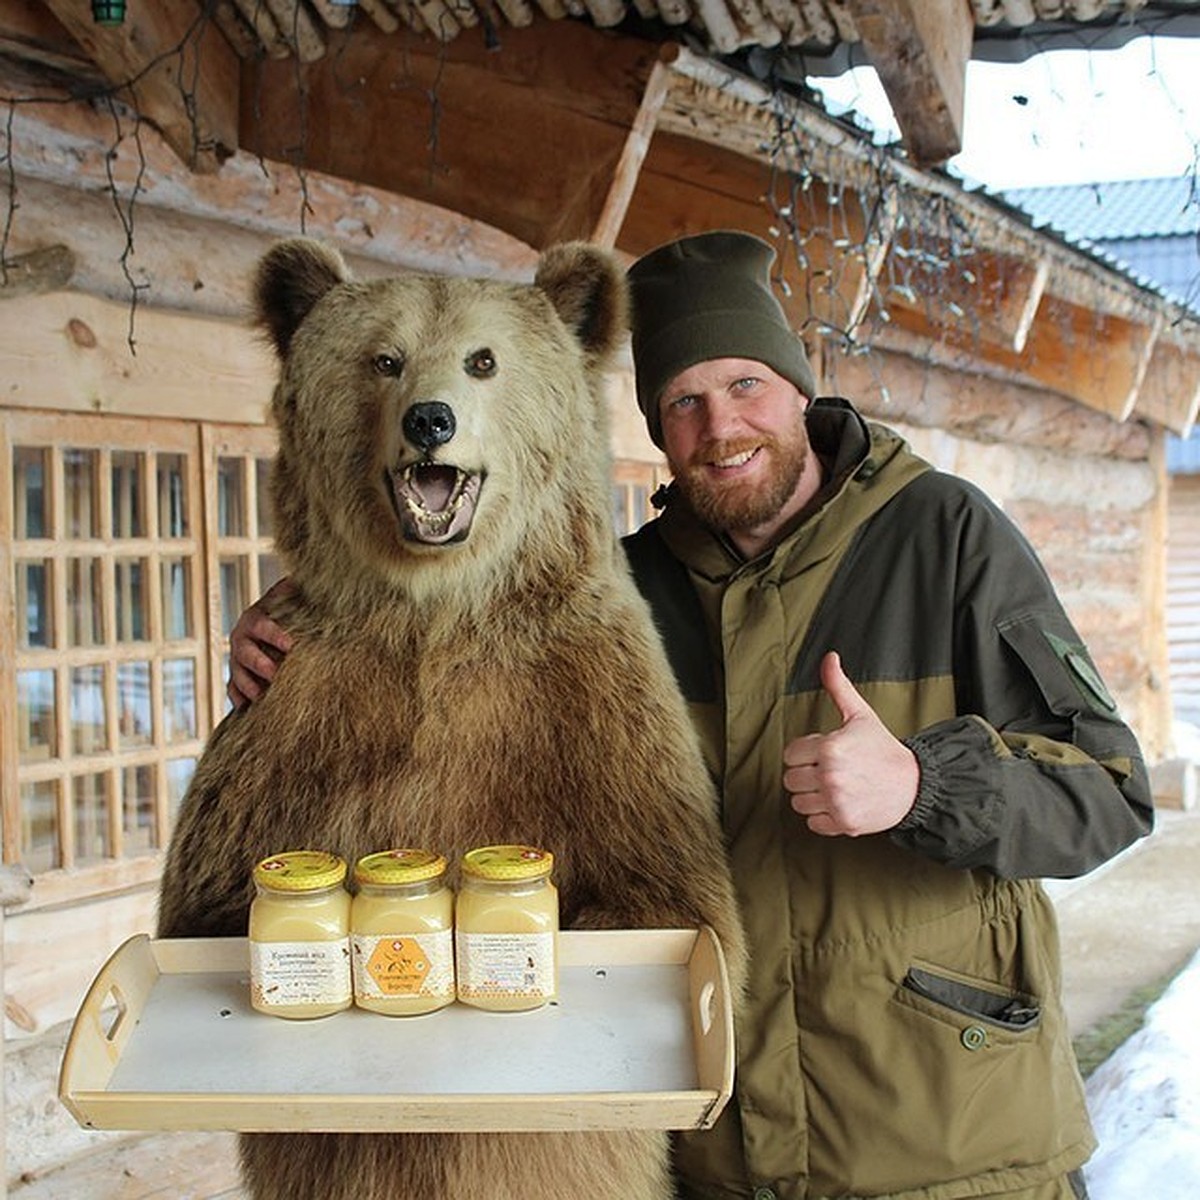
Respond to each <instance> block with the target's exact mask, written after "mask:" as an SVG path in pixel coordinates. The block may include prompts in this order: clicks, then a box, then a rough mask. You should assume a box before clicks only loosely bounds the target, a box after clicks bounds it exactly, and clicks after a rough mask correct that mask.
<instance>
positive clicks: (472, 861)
mask: <svg viewBox="0 0 1200 1200" xmlns="http://www.w3.org/2000/svg"><path fill="white" fill-rule="evenodd" d="M553 867H554V856H553V855H552V854H550V852H549V851H547V850H540V849H538V848H537V847H535V846H520V845H503V846H481V847H479V848H478V849H475V850H470V851H468V852H467V853H466V854H465V855H464V856H463V859H462V862H461V864H460V869H461V879H460V883H459V892H458V900H457V906H456V911H455V948H456V955H457V974H458V998H459V1000H461V1001H462V1002H463V1003H464V1004H472V1005H474V1006H475V1007H477V1008H484V1009H490V1010H493V1011H496V1012H519V1011H521V1010H524V1009H532V1008H540V1007H541V1006H542V1005H543V1004H546V1003H547V1002H548V1001H550V1000H553V999H555V998H556V997H557V996H558V890H557V888H555V886H554V884H553V882H552V881H551V871H552V870H553Z"/></svg>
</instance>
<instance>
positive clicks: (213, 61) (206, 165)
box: [43, 0, 240, 174]
mask: <svg viewBox="0 0 1200 1200" xmlns="http://www.w3.org/2000/svg"><path fill="white" fill-rule="evenodd" d="M43 3H45V5H46V7H47V8H48V9H50V11H51V12H52V13H53V14H54V15H55V16H56V17H57V18H58V20H59V21H60V22H61V23H62V25H63V26H64V28H65V29H66V30H67V31H68V32H69V33H70V34H71V36H72V37H73V38H74V39H75V40H76V41H77V42H78V43H79V44H80V46H81V47H83V49H84V50H85V51H86V53H87V55H88V57H89V58H90V59H92V61H93V62H95V63H96V65H97V66H98V67H99V68H100V70H101V71H102V72H103V74H104V77H105V78H106V79H107V80H108V83H109V85H110V86H111V87H112V89H113V91H114V93H115V94H116V95H117V96H118V97H121V98H124V97H125V96H128V98H129V100H130V102H131V105H132V107H133V108H134V109H135V110H136V111H137V112H138V113H139V114H140V115H141V116H142V117H143V118H145V119H146V120H147V121H149V122H151V124H153V125H154V126H155V127H156V128H157V129H158V130H159V131H160V132H161V133H162V135H163V137H164V138H165V139H166V141H167V142H168V144H169V145H170V146H171V148H172V149H173V150H174V151H175V153H176V154H177V155H179V157H180V158H181V159H182V160H183V161H184V162H185V163H186V164H187V165H188V167H189V168H190V169H191V170H193V171H197V172H199V173H201V174H206V173H212V172H215V171H216V170H218V169H219V168H220V166H221V164H222V163H223V162H224V161H225V160H226V159H227V158H229V156H230V155H232V154H233V153H234V152H235V151H236V150H237V146H238V79H239V74H240V71H239V65H238V59H237V56H236V55H235V54H234V52H233V50H232V49H231V47H230V45H229V43H228V42H227V41H226V40H225V38H224V37H223V36H222V35H221V33H220V31H219V30H218V29H217V27H216V26H215V25H214V24H213V22H212V21H211V20H210V19H209V18H208V17H207V16H205V15H204V13H203V11H202V9H201V8H200V7H199V6H197V5H195V4H184V3H180V2H179V0H164V2H163V3H157V4H131V5H129V8H128V11H127V13H126V17H125V21H124V23H123V24H121V25H117V26H113V27H106V26H100V25H97V24H96V23H95V21H93V20H92V17H91V11H90V8H89V6H88V5H86V4H82V3H80V2H79V0H43Z"/></svg>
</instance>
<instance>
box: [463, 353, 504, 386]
mask: <svg viewBox="0 0 1200 1200" xmlns="http://www.w3.org/2000/svg"><path fill="white" fill-rule="evenodd" d="M463 365H464V366H465V367H466V369H467V374H468V375H474V376H475V378H476V379H490V378H491V377H492V376H493V375H495V373H496V356H495V355H494V354H493V353H492V352H491V351H490V350H489V349H488V348H487V347H486V346H485V347H484V348H483V349H482V350H476V351H474V353H472V354H468V355H467V361H466V362H465V363H464V364H463Z"/></svg>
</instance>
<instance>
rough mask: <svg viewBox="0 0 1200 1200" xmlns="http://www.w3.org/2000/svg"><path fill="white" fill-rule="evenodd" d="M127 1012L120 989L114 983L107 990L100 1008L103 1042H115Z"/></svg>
mask: <svg viewBox="0 0 1200 1200" xmlns="http://www.w3.org/2000/svg"><path fill="white" fill-rule="evenodd" d="M128 1011H129V1005H127V1004H126V1003H125V997H124V996H123V995H122V994H121V989H120V988H119V987H118V986H117V985H116V984H115V983H114V984H113V985H112V987H111V988H110V989H109V993H108V996H107V997H106V998H105V1001H104V1003H103V1004H102V1005H101V1006H100V1032H101V1033H102V1034H103V1035H104V1040H105V1041H107V1042H115V1041H116V1040H117V1036H118V1034H119V1033H120V1031H121V1025H122V1024H123V1023H124V1020H125V1014H126V1013H127V1012H128Z"/></svg>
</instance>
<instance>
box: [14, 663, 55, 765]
mask: <svg viewBox="0 0 1200 1200" xmlns="http://www.w3.org/2000/svg"><path fill="white" fill-rule="evenodd" d="M17 741H18V745H19V747H20V756H21V762H23V763H25V762H40V761H42V760H44V759H47V758H52V757H53V756H54V755H55V754H56V753H57V751H56V749H55V744H56V739H55V736H54V672H53V671H18V672H17Z"/></svg>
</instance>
